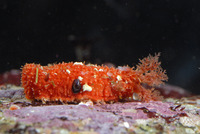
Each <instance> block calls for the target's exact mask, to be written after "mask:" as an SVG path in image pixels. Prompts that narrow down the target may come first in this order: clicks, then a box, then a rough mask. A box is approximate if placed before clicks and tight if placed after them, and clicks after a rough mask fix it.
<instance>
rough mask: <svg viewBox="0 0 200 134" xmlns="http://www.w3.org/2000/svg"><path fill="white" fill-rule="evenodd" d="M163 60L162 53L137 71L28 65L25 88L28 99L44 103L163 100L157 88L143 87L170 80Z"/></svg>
mask: <svg viewBox="0 0 200 134" xmlns="http://www.w3.org/2000/svg"><path fill="white" fill-rule="evenodd" d="M159 56H160V53H158V54H156V55H155V56H152V55H149V56H148V57H146V58H144V59H142V60H140V63H139V64H138V65H137V68H136V69H134V68H130V67H118V68H108V67H104V66H97V65H92V64H88V65H85V64H84V63H81V62H75V63H73V62H70V63H64V62H63V63H59V64H54V65H49V66H41V65H39V64H26V65H25V66H24V67H23V68H22V79H21V80H22V86H23V87H24V92H25V95H26V98H27V99H37V100H42V101H44V102H45V101H58V100H59V101H61V102H79V101H82V100H92V101H94V102H101V101H103V102H111V101H114V102H117V101H119V100H121V99H127V98H133V95H137V96H138V97H137V100H141V101H146V102H148V101H150V100H153V101H155V100H160V96H159V94H158V93H157V92H154V89H153V88H152V89H145V88H144V87H143V86H142V85H141V83H147V84H148V85H149V86H158V85H160V84H164V81H167V80H168V77H167V75H166V71H165V70H163V69H162V68H161V66H160V64H161V62H158V58H159ZM74 82H75V83H74ZM72 85H73V86H72Z"/></svg>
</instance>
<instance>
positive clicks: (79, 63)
mask: <svg viewBox="0 0 200 134" xmlns="http://www.w3.org/2000/svg"><path fill="white" fill-rule="evenodd" d="M74 65H83V63H82V62H74Z"/></svg>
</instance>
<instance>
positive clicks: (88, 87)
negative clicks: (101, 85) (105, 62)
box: [83, 83, 92, 92]
mask: <svg viewBox="0 0 200 134" xmlns="http://www.w3.org/2000/svg"><path fill="white" fill-rule="evenodd" d="M84 91H92V87H91V86H89V85H88V84H87V83H86V84H84V85H83V92H84Z"/></svg>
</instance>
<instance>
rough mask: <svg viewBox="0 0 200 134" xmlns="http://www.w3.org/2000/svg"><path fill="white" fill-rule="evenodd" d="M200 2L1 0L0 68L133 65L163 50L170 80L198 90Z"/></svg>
mask: <svg viewBox="0 0 200 134" xmlns="http://www.w3.org/2000/svg"><path fill="white" fill-rule="evenodd" d="M199 7H200V2H199V1H195V0H190V1H188V0H157V1H154V0H153V1H149V0H99V1H92V0H91V1H90V0H71V1H66V0H63V1H61V0H58V1H56V0H42V1H41V0H32V1H30V0H26V1H20V0H19V1H7V0H2V1H1V2H0V16H1V17H0V62H1V63H0V66H1V67H0V72H1V73H2V72H5V71H9V70H11V69H19V68H20V67H21V66H22V65H24V64H25V63H27V62H28V63H32V62H34V63H41V64H42V65H46V64H48V63H58V62H62V61H65V62H69V61H86V62H91V63H98V64H102V63H105V62H111V63H113V64H115V65H116V66H118V65H129V66H134V65H136V64H137V63H138V58H143V57H146V56H147V55H148V54H149V53H150V54H152V55H154V53H155V52H156V53H157V52H161V57H160V61H162V67H163V68H164V69H166V70H167V74H168V76H169V81H168V83H169V84H174V85H177V86H180V87H183V88H185V89H187V90H189V91H192V92H194V93H197V94H200V89H199V86H200V69H199V68H200V50H199V43H200V28H199V27H200V8H199ZM76 51H78V53H79V54H80V55H77V54H76V53H75V52H76Z"/></svg>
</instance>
